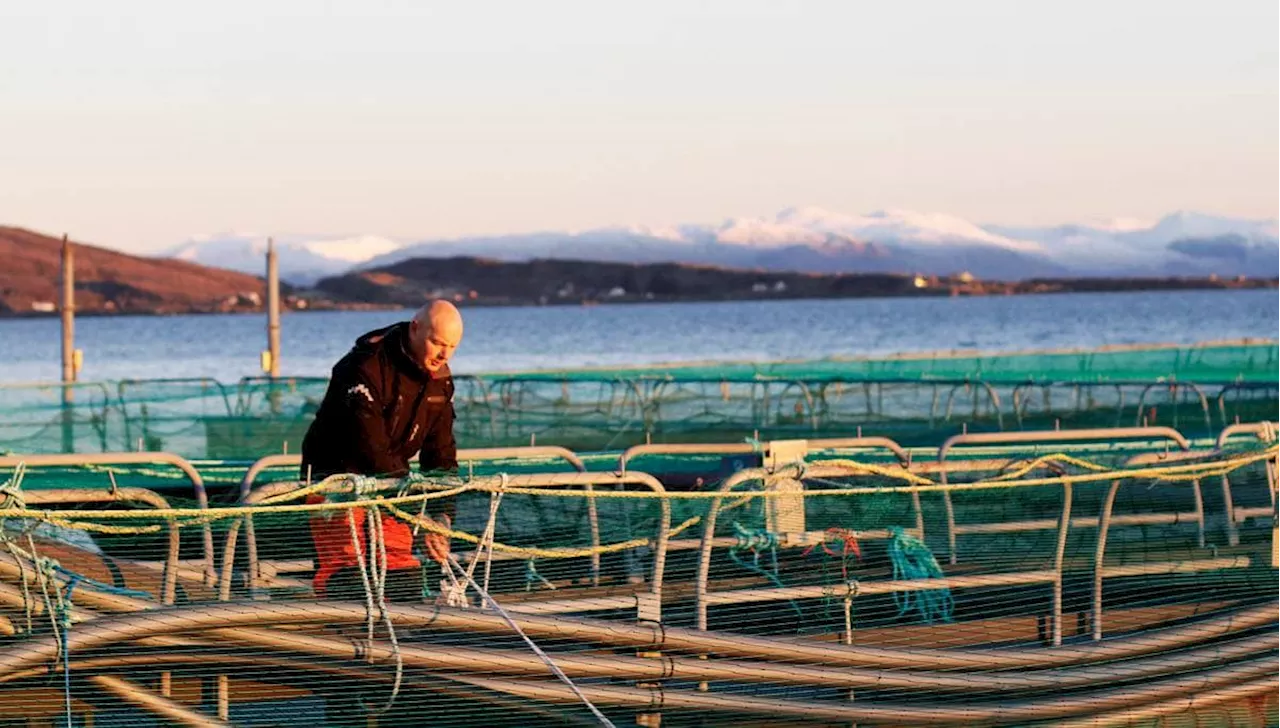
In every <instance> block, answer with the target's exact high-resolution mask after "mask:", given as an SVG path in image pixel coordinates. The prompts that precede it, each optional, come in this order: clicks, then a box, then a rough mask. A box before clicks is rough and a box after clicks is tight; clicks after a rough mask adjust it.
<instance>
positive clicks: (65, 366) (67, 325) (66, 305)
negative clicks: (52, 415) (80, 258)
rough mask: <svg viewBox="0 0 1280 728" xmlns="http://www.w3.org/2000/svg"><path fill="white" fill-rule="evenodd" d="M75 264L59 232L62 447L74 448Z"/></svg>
mask: <svg viewBox="0 0 1280 728" xmlns="http://www.w3.org/2000/svg"><path fill="white" fill-rule="evenodd" d="M75 310H76V265H75V255H74V253H73V252H72V250H71V243H70V241H68V240H67V236H66V234H65V233H64V234H63V236H62V302H61V313H62V451H63V452H68V453H69V452H75V448H76V444H75V430H74V427H73V425H74V414H75V412H74V409H73V402H72V400H73V399H74V397H73V391H72V385H73V384H74V383H75V381H76V362H75V350H76V323H75Z"/></svg>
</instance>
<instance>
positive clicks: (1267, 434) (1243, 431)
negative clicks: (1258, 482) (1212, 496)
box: [1215, 422, 1280, 546]
mask: <svg viewBox="0 0 1280 728" xmlns="http://www.w3.org/2000/svg"><path fill="white" fill-rule="evenodd" d="M1277 429H1280V425H1277V424H1276V423H1274V422H1252V423H1248V424H1235V425H1228V426H1227V427H1225V428H1223V430H1222V432H1220V433H1218V439H1217V443H1216V445H1217V449H1216V450H1215V453H1220V452H1222V451H1223V450H1224V449H1225V448H1226V446H1227V441H1228V440H1230V439H1231V438H1232V437H1234V436H1236V435H1253V436H1254V437H1256V438H1257V439H1258V440H1260V441H1261V442H1263V443H1270V442H1272V441H1273V440H1275V439H1276V435H1277ZM1263 467H1264V468H1265V469H1266V474H1267V487H1268V490H1269V491H1270V493H1271V500H1272V503H1271V505H1272V507H1273V508H1274V506H1275V472H1274V469H1273V468H1274V466H1273V465H1272V464H1271V463H1270V462H1268V463H1265V464H1264V465H1263ZM1221 483H1222V505H1223V508H1224V509H1225V510H1226V512H1227V545H1229V546H1239V545H1240V527H1239V525H1238V523H1239V521H1237V520H1236V506H1235V498H1234V497H1233V495H1232V493H1231V479H1230V478H1228V477H1227V476H1226V475H1225V474H1224V475H1223V476H1222V479H1221Z"/></svg>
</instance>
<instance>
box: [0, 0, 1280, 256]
mask: <svg viewBox="0 0 1280 728" xmlns="http://www.w3.org/2000/svg"><path fill="white" fill-rule="evenodd" d="M1277 6H1278V4H1277V2H1276V1H1275V0H1258V1H1256V2H1254V1H1250V2H1230V1H1216V2H1208V1H1207V0H1201V1H1199V2H1177V1H1173V0H1163V1H1161V2H1137V1H1124V0H1109V1H1105V2H1091V1H1087V0H1076V1H1074V2H1069V3H1064V2H1040V1H1034V2H1033V1H1029V0H1019V1H1012V0H1011V1H1009V2H986V1H981V2H979V1H976V0H964V1H961V2H956V1H954V0H949V1H943V2H906V1H903V2H885V1H883V0H877V1H874V2H853V1H852V0H835V1H832V2H819V1H817V0H813V1H810V2H802V1H799V0H796V1H792V2H787V1H784V0H772V1H770V2H761V1H754V0H725V1H724V2H693V1H692V0H683V1H680V0H677V1H676V2H660V1H659V0H644V1H642V2H632V3H626V4H624V3H621V2H602V1H600V0H593V1H589V2H567V1H566V2H552V1H549V0H539V1H536V2H527V1H526V2H478V1H477V2H472V1H459V0H451V1H449V2H425V1H423V0H404V1H394V0H381V1H378V0H359V1H345V0H334V1H332V2H317V1H316V0H305V1H299V2H248V1H242V0H219V1H218V2H205V3H182V2H171V1H166V2H160V1H158V0H157V1H151V2H144V1H137V2H130V1H120V2H110V3H106V2H101V0H93V1H91V2H56V1H52V2H18V0H0V225H19V226H24V227H31V228H35V229H37V230H41V231H43V232H47V233H51V234H57V233H61V232H68V233H70V234H71V235H72V237H74V238H77V239H80V240H85V241H89V242H95V243H99V244H104V245H109V246H112V247H117V248H122V249H126V250H132V251H138V252H144V251H155V250H158V249H162V248H167V247H169V246H171V245H174V244H177V243H179V242H182V241H183V240H185V239H187V238H188V237H190V236H191V235H194V234H200V233H215V232H224V231H250V230H251V231H258V232H262V233H264V234H265V233H271V232H275V233H277V234H289V233H308V234H317V235H328V234H333V235H347V234H359V233H370V234H377V235H385V236H389V237H394V238H401V239H407V240H420V239H425V238H436V237H453V236H460V235H470V234H496V233H516V232H529V231H534V230H563V229H584V228H590V227H596V226H605V225H616V224H648V225H667V224H676V223H707V222H717V221H719V220H722V219H724V218H728V217H734V216H768V215H772V214H774V213H775V212H777V211H778V210H779V209H781V208H784V207H787V206H792V205H816V206H820V207H825V208H830V209H833V210H837V211H841V212H848V213H863V212H870V211H873V210H877V209H883V208H906V209H912V210H920V211H925V212H945V213H950V214H955V215H959V216H962V217H965V218H968V219H970V220H972V221H974V222H978V223H1005V224H1034V225H1039V224H1055V223H1062V222H1072V221H1083V220H1100V219H1109V218H1119V217H1123V218H1146V219H1154V218H1157V217H1159V216H1161V215H1164V214H1166V213H1168V212H1172V211H1175V210H1179V209H1186V210H1195V211H1200V212H1208V213H1217V214H1224V215H1232V216H1246V217H1256V218H1273V217H1276V216H1277V208H1278V206H1280V203H1278V197H1280V186H1278V183H1277V179H1278V176H1280V166H1278V165H1280V143H1278V139H1280V112H1278V105H1280V99H1278V94H1277V91H1278V87H1280V60H1278V54H1277V45H1278V40H1277V38H1278V29H1280V17H1278V12H1280V11H1278V9H1277Z"/></svg>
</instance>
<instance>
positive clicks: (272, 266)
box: [262, 238, 281, 414]
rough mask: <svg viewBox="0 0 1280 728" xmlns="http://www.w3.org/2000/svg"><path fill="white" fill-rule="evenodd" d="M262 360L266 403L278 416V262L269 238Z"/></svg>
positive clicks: (273, 245)
mask: <svg viewBox="0 0 1280 728" xmlns="http://www.w3.org/2000/svg"><path fill="white" fill-rule="evenodd" d="M263 359H264V361H263V367H262V370H263V371H264V372H266V374H267V376H268V377H270V378H271V381H270V382H268V383H267V392H268V393H269V394H268V397H267V401H268V402H270V405H271V413H272V414H279V413H280V404H281V403H280V392H278V391H277V390H276V378H278V377H279V376H280V261H279V258H278V257H277V255H276V244H275V241H274V240H272V239H271V238H267V350H266V351H265V352H264V353H263Z"/></svg>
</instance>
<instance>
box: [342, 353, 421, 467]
mask: <svg viewBox="0 0 1280 728" xmlns="http://www.w3.org/2000/svg"><path fill="white" fill-rule="evenodd" d="M333 377H334V382H335V384H336V385H337V386H339V387H340V390H339V394H340V395H341V403H342V410H341V411H342V414H343V419H344V420H345V421H346V423H347V428H346V429H347V435H348V446H349V447H350V448H351V451H350V455H351V460H352V462H354V463H355V465H356V466H357V468H358V472H359V473H360V474H361V475H398V474H401V473H402V471H403V470H404V463H403V462H401V461H400V460H399V459H398V458H396V457H394V456H393V455H392V453H391V442H390V438H388V436H387V428H386V423H385V422H384V421H383V416H382V411H383V405H384V402H383V400H382V397H383V393H382V392H381V391H380V388H379V387H378V382H377V381H376V378H375V377H373V376H371V375H370V373H369V372H368V371H367V370H366V368H363V367H358V366H353V365H342V366H339V367H335V368H334V372H333Z"/></svg>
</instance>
